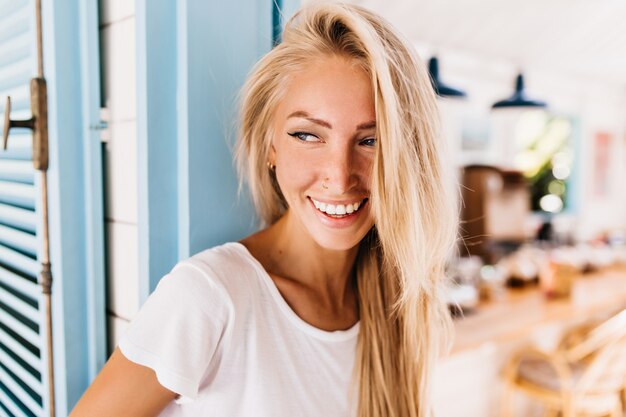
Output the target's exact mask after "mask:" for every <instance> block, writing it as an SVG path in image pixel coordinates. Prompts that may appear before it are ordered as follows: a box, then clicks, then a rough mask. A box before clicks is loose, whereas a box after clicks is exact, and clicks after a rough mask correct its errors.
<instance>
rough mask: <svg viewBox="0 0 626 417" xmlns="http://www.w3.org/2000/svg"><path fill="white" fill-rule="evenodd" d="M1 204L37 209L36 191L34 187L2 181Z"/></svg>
mask: <svg viewBox="0 0 626 417" xmlns="http://www.w3.org/2000/svg"><path fill="white" fill-rule="evenodd" d="M0 203H8V204H14V205H18V206H21V207H26V208H30V209H34V208H35V189H34V188H33V186H32V185H27V184H16V183H11V182H7V181H0Z"/></svg>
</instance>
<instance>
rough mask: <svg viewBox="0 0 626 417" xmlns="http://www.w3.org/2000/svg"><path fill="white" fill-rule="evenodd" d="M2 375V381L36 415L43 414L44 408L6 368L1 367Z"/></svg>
mask: <svg viewBox="0 0 626 417" xmlns="http://www.w3.org/2000/svg"><path fill="white" fill-rule="evenodd" d="M0 376H1V377H2V382H3V383H4V384H5V385H6V386H7V387H8V388H9V389H10V390H11V392H12V393H13V394H14V395H15V396H16V397H17V398H19V400H20V401H21V402H22V404H24V405H25V406H26V407H28V409H29V410H30V411H31V412H32V413H33V414H35V415H36V416H43V409H42V408H41V406H40V405H39V404H37V402H35V400H33V398H32V397H31V396H30V395H28V393H27V392H26V391H24V389H23V388H22V387H20V386H19V385H18V384H17V382H15V381H14V380H13V378H11V376H10V375H9V374H8V373H6V372H5V370H4V369H2V368H1V367H0Z"/></svg>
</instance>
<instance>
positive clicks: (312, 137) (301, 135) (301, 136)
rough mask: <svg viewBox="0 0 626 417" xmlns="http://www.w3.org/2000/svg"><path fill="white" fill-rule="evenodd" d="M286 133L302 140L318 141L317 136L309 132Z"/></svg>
mask: <svg viewBox="0 0 626 417" xmlns="http://www.w3.org/2000/svg"><path fill="white" fill-rule="evenodd" d="M287 134H288V135H289V136H291V137H294V138H296V139H298V140H300V141H302V142H319V138H318V137H317V136H315V135H313V134H311V133H306V132H293V133H287Z"/></svg>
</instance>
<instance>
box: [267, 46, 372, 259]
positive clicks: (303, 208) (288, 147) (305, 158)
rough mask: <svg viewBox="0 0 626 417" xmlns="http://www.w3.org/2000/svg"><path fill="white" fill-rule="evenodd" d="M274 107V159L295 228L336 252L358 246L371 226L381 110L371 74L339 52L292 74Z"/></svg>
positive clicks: (272, 153)
mask: <svg viewBox="0 0 626 417" xmlns="http://www.w3.org/2000/svg"><path fill="white" fill-rule="evenodd" d="M284 93H285V94H284V96H283V97H284V98H283V100H282V102H281V103H280V104H279V106H278V107H277V109H276V114H275V121H274V137H273V139H272V149H271V152H270V161H271V162H272V163H274V164H275V165H276V177H277V180H278V184H279V185H280V189H281V191H282V193H283V195H284V197H285V199H286V200H287V203H288V204H289V212H288V214H289V215H290V216H292V217H293V219H291V220H295V222H292V223H293V224H294V225H295V227H297V228H298V229H299V230H295V232H296V233H302V232H303V231H306V232H308V234H309V235H310V236H311V237H312V238H313V240H314V241H315V242H316V243H317V244H319V245H320V246H322V247H324V248H327V249H333V250H346V249H350V248H353V247H355V246H356V245H357V244H358V243H359V242H360V241H361V239H363V237H364V236H365V234H366V233H367V232H368V231H369V230H370V228H371V227H372V226H373V224H374V221H373V218H372V215H371V212H370V204H369V200H368V199H369V195H370V177H371V171H372V163H373V161H374V155H375V153H376V147H377V144H376V137H375V132H376V114H375V111H374V98H373V92H372V87H371V82H370V78H369V77H368V75H367V74H366V73H365V71H363V70H362V69H361V68H360V67H359V66H358V65H357V64H356V63H354V62H353V61H350V60H348V59H346V58H342V57H336V56H335V57H326V58H320V59H316V60H312V61H311V62H310V64H309V65H308V66H307V67H306V69H305V70H302V71H300V72H297V73H295V74H293V75H292V76H291V77H290V79H289V82H288V84H287V86H286V91H285V92H284Z"/></svg>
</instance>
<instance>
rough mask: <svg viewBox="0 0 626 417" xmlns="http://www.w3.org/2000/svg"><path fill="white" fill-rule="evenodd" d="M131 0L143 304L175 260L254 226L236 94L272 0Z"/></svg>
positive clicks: (256, 52)
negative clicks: (242, 184)
mask: <svg viewBox="0 0 626 417" xmlns="http://www.w3.org/2000/svg"><path fill="white" fill-rule="evenodd" d="M281 3H282V4H280V3H274V2H273V0H240V1H237V2H207V1H199V0H180V1H174V0H170V1H165V2H151V1H149V0H138V2H137V8H136V18H137V57H138V62H137V83H138V106H139V108H138V112H137V114H138V120H137V123H138V129H137V134H138V159H139V160H138V167H139V172H138V182H139V216H138V218H139V225H138V226H139V256H140V266H139V268H140V271H139V272H140V298H141V299H140V302H143V301H144V300H145V299H146V298H147V296H148V295H149V294H150V292H151V291H152V290H153V289H154V288H155V286H156V284H157V283H158V281H159V280H160V278H161V277H162V276H163V275H164V274H166V273H167V272H168V271H169V270H170V269H171V268H172V266H173V265H174V264H175V263H176V261H178V260H180V259H183V258H186V257H189V256H191V255H193V254H195V253H197V252H199V251H201V250H203V249H206V248H209V247H211V246H215V245H218V244H220V243H223V242H226V241H231V240H237V239H240V238H242V237H244V236H245V235H247V234H249V233H251V232H252V231H254V229H255V227H256V225H257V221H256V217H255V215H254V211H253V209H252V206H251V204H250V201H249V199H248V197H247V196H246V195H245V194H243V195H241V196H240V195H239V194H238V192H237V190H238V180H237V176H236V173H235V169H234V165H233V158H232V144H233V141H234V136H235V134H236V132H237V127H236V126H237V125H236V110H237V96H238V91H239V89H240V87H241V85H242V84H243V81H244V79H245V78H246V75H247V73H248V72H249V70H250V68H251V67H252V65H253V64H254V63H255V62H256V61H257V60H258V59H259V58H260V57H261V56H262V55H263V54H264V53H266V52H268V51H269V50H270V49H271V47H272V31H273V27H272V17H273V8H274V7H275V5H281V6H282V8H283V9H284V10H285V12H284V14H285V15H289V14H291V13H293V11H294V10H295V9H296V8H297V5H298V4H299V2H298V1H293V0H290V1H282V2H281Z"/></svg>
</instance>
